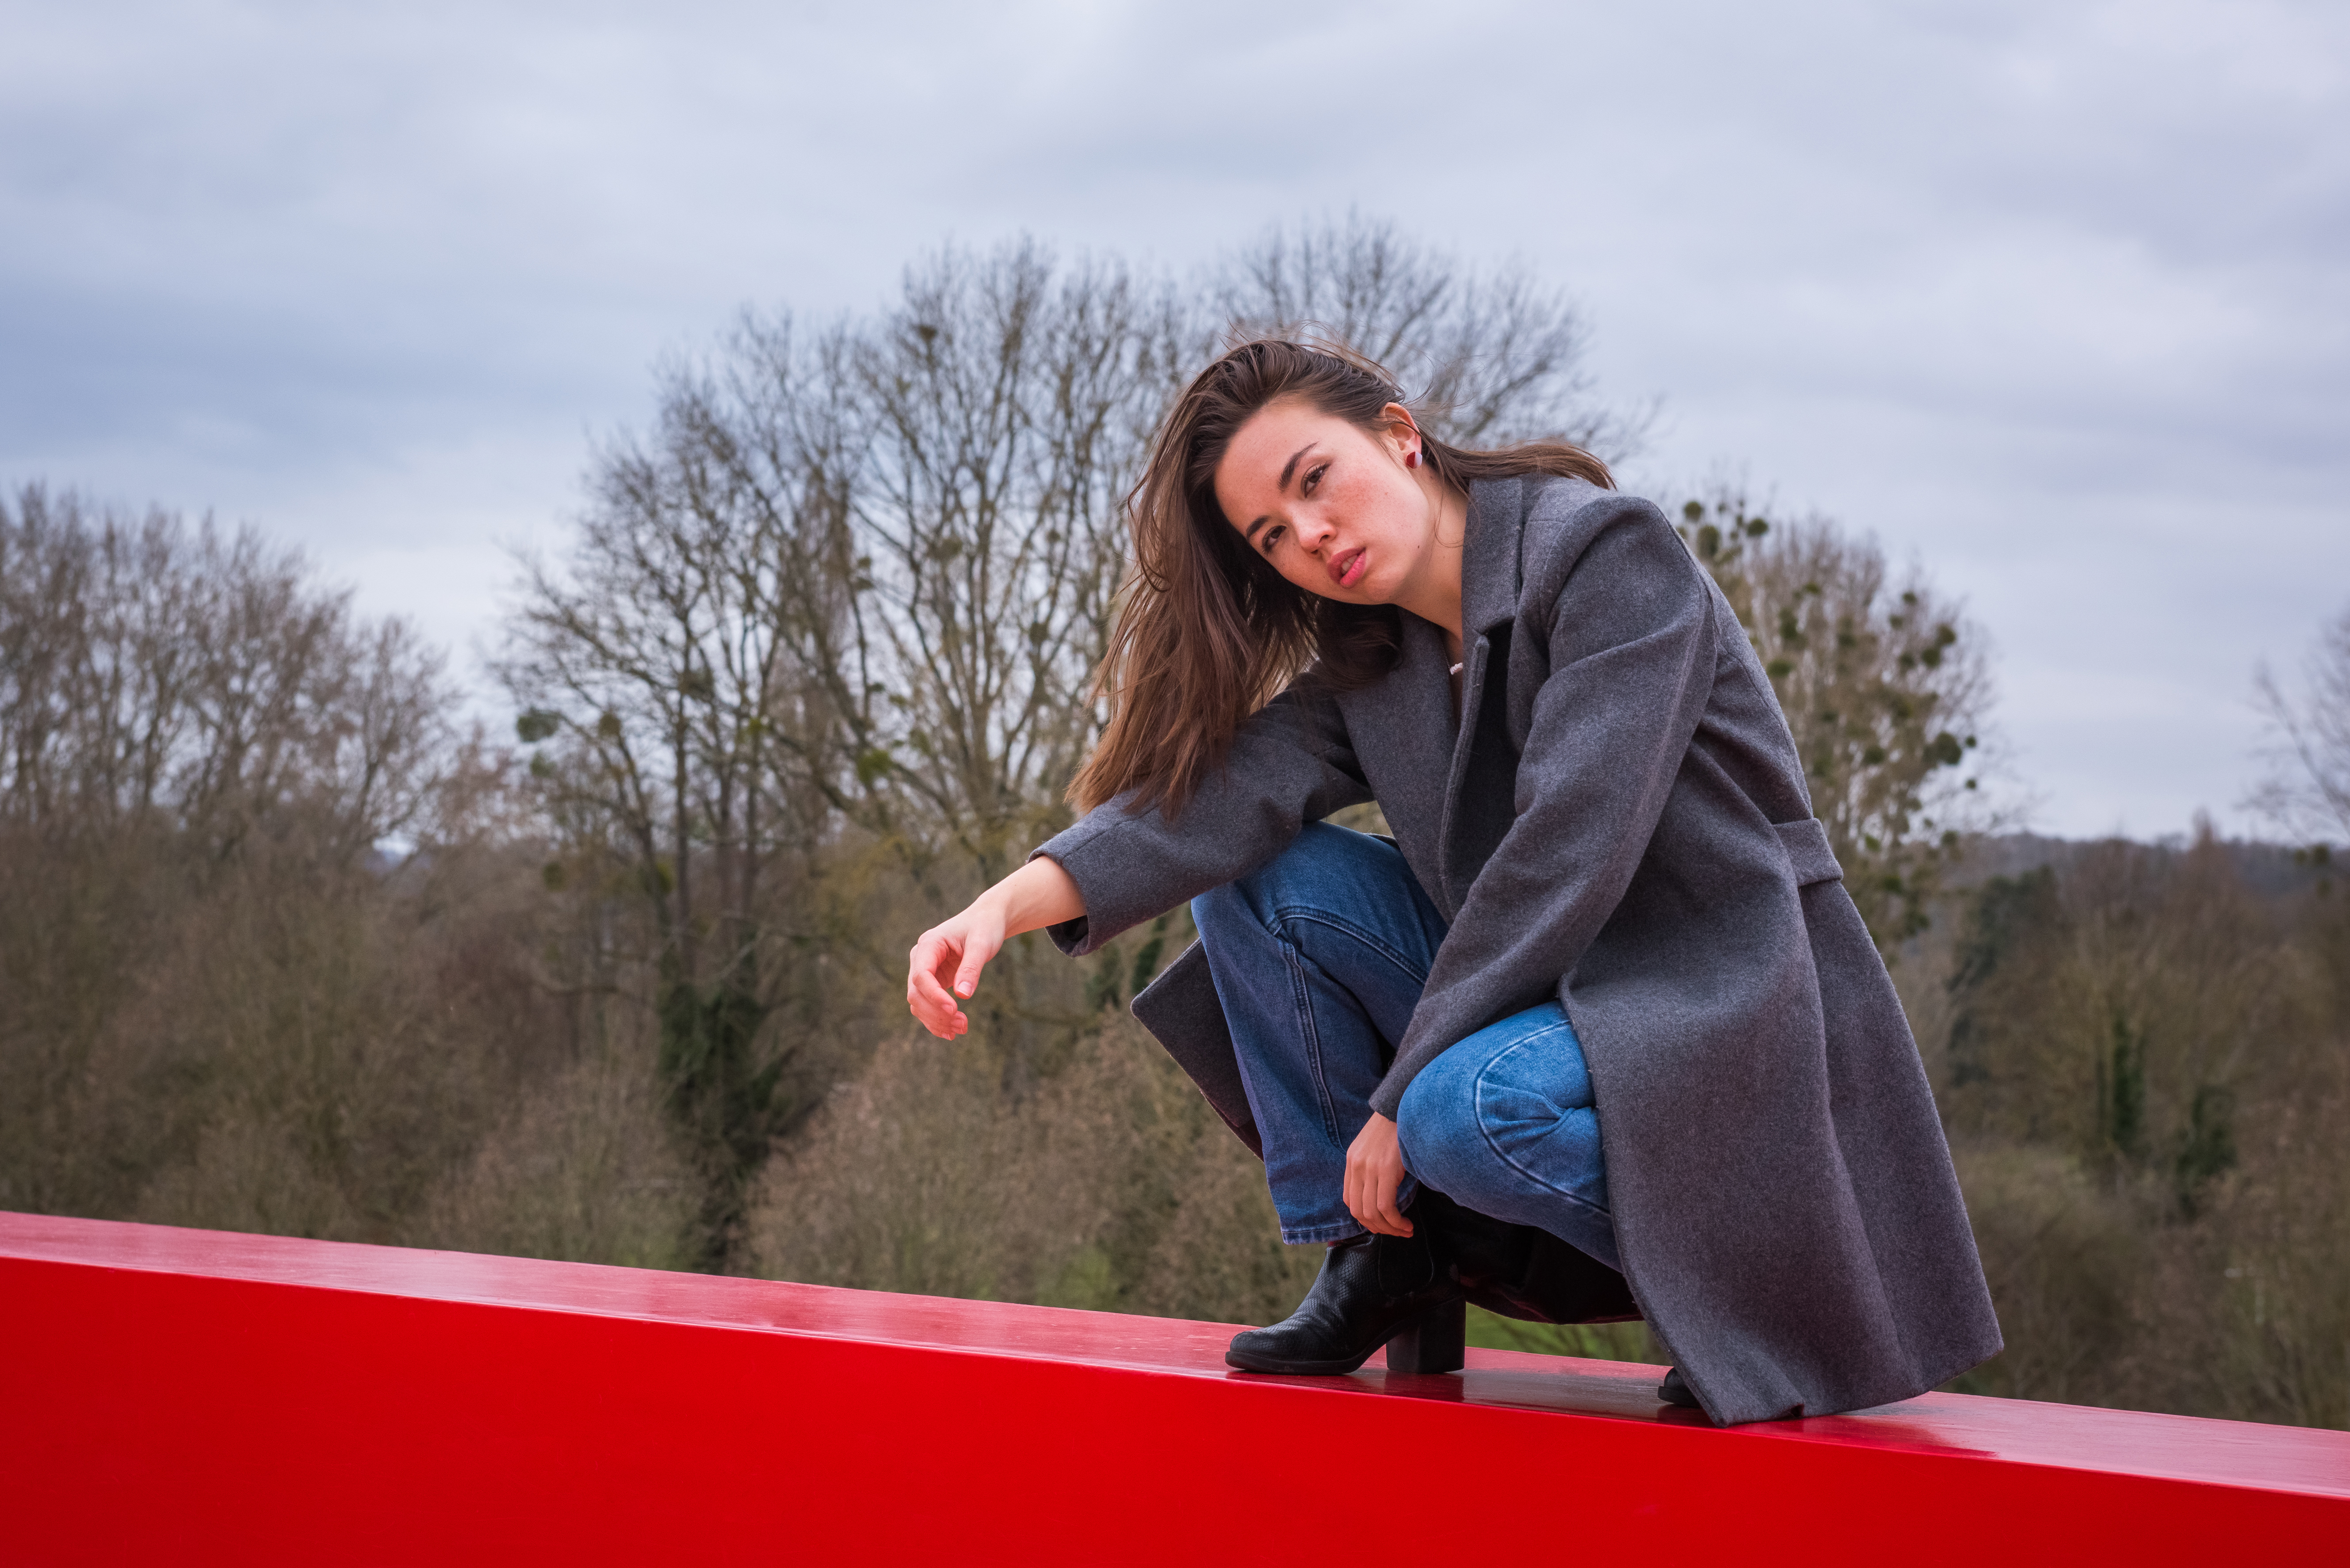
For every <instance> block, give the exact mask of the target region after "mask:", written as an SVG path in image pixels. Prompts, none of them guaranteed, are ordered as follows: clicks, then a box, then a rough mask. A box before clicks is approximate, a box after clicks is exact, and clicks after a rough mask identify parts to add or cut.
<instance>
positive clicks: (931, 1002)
mask: <svg viewBox="0 0 2350 1568" xmlns="http://www.w3.org/2000/svg"><path fill="white" fill-rule="evenodd" d="M1085 912H1086V901H1085V896H1084V895H1083V894H1081V893H1079V892H1078V891H1077V885H1076V882H1075V881H1074V880H1072V879H1071V878H1070V876H1069V874H1068V873H1067V872H1066V871H1064V870H1062V869H1061V867H1060V866H1059V865H1058V863H1056V862H1055V861H1052V860H1046V859H1041V858H1040V859H1035V860H1031V861H1030V862H1028V864H1027V865H1025V866H1023V867H1020V869H1019V870H1017V871H1014V873H1013V874H1012V875H1011V876H1009V877H1005V878H1004V879H1003V881H1001V882H998V883H997V884H996V885H995V886H994V887H993V888H989V889H988V890H987V891H986V892H984V893H982V894H981V895H980V896H979V897H978V898H973V899H972V901H971V906H970V908H968V909H964V910H963V911H962V913H961V914H959V915H956V916H953V917H952V918H951V919H945V920H941V921H940V922H939V923H938V924H937V925H935V926H932V927H931V929H929V930H927V931H924V932H923V933H922V935H921V938H920V940H918V941H916V942H915V943H914V946H913V950H911V951H910V952H909V953H908V954H907V955H906V1006H907V1008H908V1010H909V1011H910V1012H912V1013H913V1015H914V1017H915V1019H916V1020H917V1021H918V1022H920V1024H921V1026H922V1027H923V1028H925V1029H927V1030H929V1031H930V1032H931V1033H933V1034H935V1035H937V1036H938V1037H939V1038H940V1039H941V1040H952V1039H955V1038H957V1037H958V1036H960V1035H962V1033H964V1032H965V1031H966V1030H968V1029H970V1027H971V1020H970V1019H969V1018H967V1017H965V1016H964V1015H963V1012H962V1008H960V1007H958V1006H957V1005H956V999H957V998H962V1000H964V1001H969V1000H970V999H971V997H972V993H973V992H977V991H978V990H979V976H980V971H983V970H984V969H986V967H987V964H988V961H989V960H991V959H993V957H994V956H995V955H996V954H997V953H999V952H1001V951H1002V950H1003V943H1004V941H1005V940H1006V939H1007V938H1011V937H1016V936H1018V935H1019V934H1020V933H1021V932H1023V931H1033V930H1035V929H1037V928H1038V927H1040V926H1055V925H1058V924H1060V923H1061V922H1062V921H1064V920H1074V919H1076V918H1077V917H1078V916H1080V915H1082V914H1084V913H1085Z"/></svg>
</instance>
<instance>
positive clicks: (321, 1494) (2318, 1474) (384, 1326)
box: [0, 1216, 2350, 1568]
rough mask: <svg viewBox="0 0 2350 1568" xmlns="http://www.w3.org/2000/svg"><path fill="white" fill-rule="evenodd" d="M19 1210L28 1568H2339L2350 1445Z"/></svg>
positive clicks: (18, 1534)
mask: <svg viewBox="0 0 2350 1568" xmlns="http://www.w3.org/2000/svg"><path fill="white" fill-rule="evenodd" d="M1228 1332H1229V1331H1228V1330H1227V1329H1222V1328H1218V1327H1215V1326H1213V1325H1201V1324H1168V1323H1161V1322H1159V1321H1158V1320H1150V1319H1132V1318H1123V1317H1116V1316H1111V1315H1108V1314H1087V1313H1069V1312H1055V1311H1053V1310H1051V1309H1045V1308H1020V1307H1004V1306H998V1305H989V1304H985V1303H941V1302H936V1301H929V1300H924V1299H921V1298H910V1297H891V1296H881V1295H876V1294H871V1293H858V1292H837V1291H824V1290H819V1289H816V1288H815V1287H809V1286H796V1285H779V1284H771V1283H765V1282H753V1281H740V1280H708V1279H701V1278H698V1277H694V1276H679V1275H667V1274H654V1273H647V1272H638V1271H629V1270H612V1269H597V1268H589V1267H587V1266H584V1265H576V1264H559V1263H544V1262H526V1261H521V1260H510V1259H481V1258H470V1257H465V1256H463V1255H460V1254H450V1253H431V1252H411V1251H398V1250H393V1249H384V1248H359V1247H348V1246H343V1245H339V1244H336V1243H327V1242H305V1241H283V1240H277V1239H271V1238H253V1237H239V1236H222V1235H217V1234H213V1233H209V1232H201V1231H168V1230H163V1229H161V1228H156V1227H143V1226H118V1225H104V1224H99V1223H97V1222H92V1221H75V1220H49V1219H39V1218H35V1217H26V1216H0V1335H5V1341H0V1343H5V1345H6V1346H7V1351H6V1354H5V1358H4V1359H0V1560H5V1562H7V1563H128V1562H140V1561H158V1562H171V1563H211V1562H219V1563H378V1562H381V1563H416V1562H423V1561H447V1560H452V1559H455V1560H462V1561H493V1560H495V1561H504V1562H543V1561H562V1562H567V1563H604V1562H614V1563H619V1562H631V1563H661V1562H670V1561H681V1560H691V1561H693V1562H696V1563H736V1562H743V1563H752V1562H759V1563H766V1562H841V1563H868V1562H889V1563H896V1562H924V1563H930V1562H951V1563H1120V1564H1123V1563H1136V1564H1142V1563H1185V1564H1189V1563H1276V1562H1278V1563H1299V1564H1313V1565H1314V1568H1341V1565H1353V1564H1368V1563H1391V1562H1404V1561H1411V1562H1415V1563H1417V1562H1434V1561H1448V1560H1461V1559H1470V1560H1476V1561H1481V1562H1482V1561H1492V1562H1504V1563H1508V1562H1542V1563H1577V1562H1580V1561H1582V1560H1583V1559H1584V1557H1585V1555H1586V1553H1589V1552H1607V1553H1609V1554H1610V1555H1617V1554H1627V1555H1632V1556H1635V1557H1636V1558H1637V1560H1639V1561H1650V1562H1666V1563H1672V1562H1681V1561H1695V1560H1698V1559H1700V1558H1704V1559H1707V1560H1711V1561H1722V1562H1736V1563H1774V1562H1806V1563H1822V1562H1845V1561H1863V1560H1866V1561H1871V1562H1890V1563H1945V1562H1948V1563H1960V1562H1965V1563H1974V1564H1981V1563H1985V1562H1991V1563H2002V1564H2003V1563H2019V1562H2051V1563H2054V1562H2064V1563H2075V1564H2077V1563H2101V1562H2119V1561H2136V1562H2159V1563H2168V1562H2190V1561H2212V1560H2217V1559H2220V1558H2221V1557H2228V1558H2233V1557H2240V1556H2243V1555H2246V1554H2248V1553H2251V1554H2258V1555H2261V1556H2262V1557H2268V1558H2274V1559H2279V1560H2287V1561H2295V1562H2301V1561H2308V1562H2318V1561H2331V1562H2344V1563H2350V1436H2345V1434H2341V1433H2324V1432H2301V1431H2294V1430H2290V1429H2285V1428H2263V1427H2253V1426H2248V1425H2243V1424H2240V1423H2230V1422H2217V1421H2189V1420H2186V1419H2184V1418H2181V1417H2158V1416H2140V1415H2131V1414H2124V1413H2115V1412H2104V1411H2082V1410H2077V1409H2073V1408H2070V1407H2062V1406H2046V1405H2032V1404H2025V1403H2022V1402H2015V1401H1999V1400H1967V1399H1961V1398H1959V1397H1954V1396H1932V1397H1928V1398H1927V1399H1923V1400H1917V1401H1912V1402H1910V1403H1909V1404H1908V1405H1904V1406H1898V1407H1888V1408H1887V1410H1885V1411H1882V1412H1874V1413H1870V1414H1868V1415H1864V1416H1857V1417H1837V1418H1834V1419H1831V1420H1813V1421H1800V1422H1788V1423H1776V1424H1772V1425H1770V1426H1766V1427H1750V1428H1735V1429H1731V1430H1716V1429H1713V1428H1709V1427H1706V1426H1704V1425H1702V1424H1701V1423H1700V1422H1698V1421H1696V1420H1695V1419H1694V1418H1693V1417H1687V1416H1686V1415H1685V1414H1684V1413H1681V1412H1675V1411H1670V1410H1668V1409H1665V1408H1664V1407H1658V1406H1656V1404H1655V1402H1654V1400H1653V1397H1651V1396H1650V1395H1649V1394H1648V1389H1649V1388H1650V1387H1652V1386H1653V1382H1654V1379H1655V1376H1656V1371H1655V1369H1653V1368H1647V1369H1643V1368H1623V1367H1616V1366H1610V1365H1607V1364H1600V1363H1588V1362H1568V1361H1552V1360H1550V1359H1549V1358H1544V1357H1533V1356H1509V1355H1501V1354H1499V1353H1482V1354H1480V1353H1474V1352H1472V1353H1471V1354H1472V1357H1474V1364H1473V1365H1472V1366H1471V1368H1470V1370H1469V1371H1468V1372H1467V1373H1465V1374H1461V1375H1456V1376H1440V1377H1439V1376H1422V1377H1406V1376H1400V1375H1399V1376H1395V1377H1393V1378H1389V1377H1388V1376H1387V1375H1386V1374H1385V1373H1383V1372H1381V1371H1378V1370H1377V1369H1376V1368H1374V1369H1372V1370H1368V1371H1367V1372H1365V1373H1363V1374H1361V1375H1358V1376H1357V1377H1355V1378H1346V1379H1296V1380H1287V1379H1270V1378H1258V1377H1250V1376H1240V1375H1233V1374H1230V1373H1228V1372H1227V1371H1226V1370H1225V1369H1224V1368H1223V1367H1222V1365H1221V1362H1220V1360H1219V1358H1218V1355H1217V1352H1218V1351H1219V1349H1220V1347H1221V1344H1222V1337H1223V1335H1224V1334H1226V1333H1228Z"/></svg>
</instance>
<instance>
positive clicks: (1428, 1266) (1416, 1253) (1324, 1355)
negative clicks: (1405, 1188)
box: [1224, 1208, 1461, 1377]
mask: <svg viewBox="0 0 2350 1568" xmlns="http://www.w3.org/2000/svg"><path fill="white" fill-rule="evenodd" d="M1412 1220H1413V1231H1414V1233H1413V1234H1412V1235H1410V1236H1372V1235H1364V1236H1357V1237H1354V1238H1353V1239H1351V1240H1349V1241H1341V1242H1339V1243H1338V1244H1337V1245H1336V1246H1334V1247H1332V1248H1331V1249H1330V1250H1329V1251H1328V1252H1327V1253H1326V1255H1325V1256H1324V1257H1323V1259H1322V1272H1321V1273H1320V1274H1319V1275H1318V1276H1316V1277H1315V1281H1314V1288H1313V1289H1312V1290H1310V1291H1308V1292H1306V1293H1305V1300H1304V1301H1302V1302H1300V1303H1297V1310H1296V1311H1295V1312H1294V1313H1292V1314H1289V1316H1288V1318H1287V1319H1286V1320H1285V1321H1284V1322H1281V1323H1277V1324H1274V1325H1273V1326H1272V1327H1271V1328H1252V1329H1249V1330H1247V1331H1246V1332H1244V1333H1242V1334H1234V1335H1233V1336H1232V1349H1230V1350H1228V1351H1226V1352H1225V1353H1224V1360H1225V1361H1226V1363H1228V1364H1229V1365H1231V1366H1237V1367H1239V1368H1240V1369H1241V1370H1242V1371H1243V1372H1284V1373H1287V1374H1289V1375H1290V1376H1305V1377H1315V1376H1331V1375H1334V1374H1338V1373H1347V1372H1352V1371H1354V1370H1355V1368H1357V1367H1358V1366H1361V1365H1362V1364H1363V1363H1364V1362H1365V1361H1367V1359H1369V1357H1370V1354H1371V1352H1373V1351H1374V1350H1377V1349H1378V1347H1379V1346H1380V1345H1385V1344H1386V1343H1387V1342H1388V1340H1389V1339H1390V1338H1392V1337H1393V1336H1394V1335H1395V1334H1397V1333H1398V1332H1399V1331H1400V1330H1402V1329H1404V1328H1406V1327H1408V1326H1409V1325H1410V1324H1415V1323H1418V1322H1419V1320H1420V1319H1422V1318H1424V1317H1427V1316H1428V1315H1429V1314H1431V1313H1434V1312H1436V1311H1437V1310H1439V1309H1440V1308H1442V1307H1444V1306H1446V1305H1448V1304H1449V1303H1451V1302H1453V1301H1454V1300H1456V1299H1457V1298H1458V1297H1459V1296H1460V1294H1461V1288H1460V1286H1458V1285H1456V1284H1454V1283H1453V1282H1452V1281H1451V1279H1449V1278H1447V1277H1446V1274H1445V1271H1444V1270H1442V1269H1441V1268H1440V1267H1438V1266H1437V1262H1436V1253H1435V1250H1434V1248H1432V1247H1431V1246H1430V1243H1429V1237H1428V1233H1427V1231H1426V1229H1425V1228H1424V1227H1422V1226H1421V1225H1420V1224H1419V1214H1418V1212H1417V1210H1416V1208H1415V1212H1414V1213H1413V1215H1412Z"/></svg>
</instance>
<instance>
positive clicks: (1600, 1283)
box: [1411, 1186, 1640, 1323]
mask: <svg viewBox="0 0 2350 1568" xmlns="http://www.w3.org/2000/svg"><path fill="white" fill-rule="evenodd" d="M1411 1222H1412V1229H1413V1230H1414V1231H1417V1232H1418V1233H1419V1234H1420V1235H1423V1236H1426V1237H1427V1238H1428V1239H1429V1241H1430V1244H1431V1245H1432V1246H1433V1247H1434V1248H1435V1249H1436V1266H1437V1267H1438V1268H1439V1269H1440V1270H1441V1271H1443V1272H1445V1273H1447V1274H1449V1275H1450V1276H1451V1279H1452V1281H1453V1282H1454V1283H1456V1284H1458V1285H1459V1286H1460V1287H1461V1293H1462V1294H1463V1295H1465V1296H1466V1297H1468V1299H1469V1300H1471V1301H1472V1302H1474V1303H1477V1304H1478V1305H1479V1306H1481V1307H1483V1308H1484V1309H1485V1310H1486V1311H1487V1312H1490V1313H1496V1314H1500V1315H1501V1316H1503V1317H1513V1318H1517V1319H1520V1320H1521V1321H1523V1322H1528V1323H1620V1322H1623V1321H1626V1320H1627V1319H1632V1318H1637V1317H1638V1316H1639V1315H1640V1309H1639V1307H1638V1305H1637V1304H1635V1303H1634V1302H1633V1300H1632V1291H1631V1287H1630V1286H1629V1285H1627V1284H1626V1283H1625V1282H1624V1276H1623V1275H1621V1274H1619V1273H1617V1272H1616V1271H1615V1270H1613V1269H1611V1268H1609V1267H1608V1266H1607V1264H1605V1263H1603V1262H1600V1261H1599V1260H1598V1259H1596V1258H1594V1257H1591V1256H1590V1255H1589V1254H1587V1253H1585V1252H1583V1251H1578V1250H1577V1249H1575V1248H1574V1247H1571V1246H1569V1245H1567V1243H1565V1241H1560V1240H1559V1239H1558V1238H1557V1237H1555V1236H1554V1235H1552V1234H1550V1233H1549V1232H1548V1231H1541V1230H1537V1229H1535V1228H1534V1226H1532V1225H1513V1224H1511V1223H1510V1222H1509V1221H1508V1220H1496V1219H1494V1218H1493V1217H1492V1216H1491V1215H1489V1214H1481V1213H1479V1212H1478V1211H1477V1210H1474V1209H1467V1208H1463V1207H1462V1206H1461V1205H1460V1204H1458V1203H1455V1202H1454V1201H1453V1200H1452V1199H1450V1198H1448V1197H1446V1196H1445V1195H1444V1194H1443V1193H1441V1192H1439V1191H1438V1190H1437V1189H1434V1188H1433V1187H1427V1186H1423V1187H1421V1188H1420V1189H1419V1193H1418V1194H1417V1195H1416V1196H1414V1198H1413V1199H1412V1200H1411Z"/></svg>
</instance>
